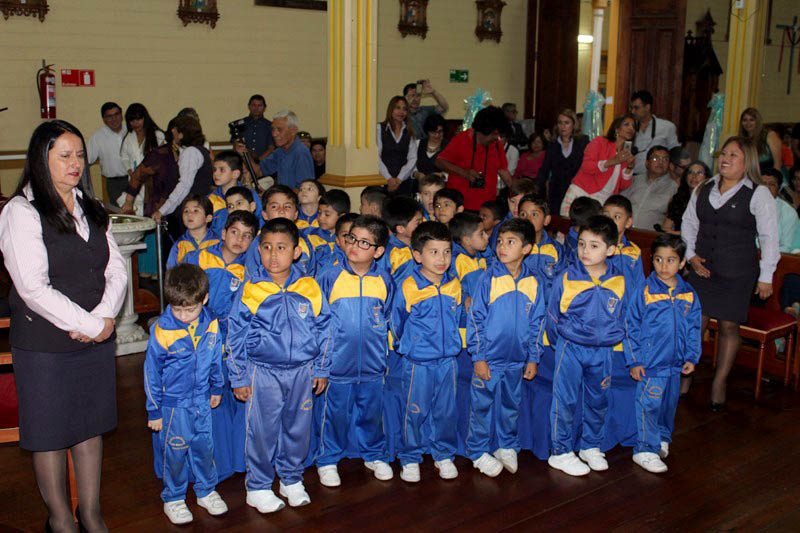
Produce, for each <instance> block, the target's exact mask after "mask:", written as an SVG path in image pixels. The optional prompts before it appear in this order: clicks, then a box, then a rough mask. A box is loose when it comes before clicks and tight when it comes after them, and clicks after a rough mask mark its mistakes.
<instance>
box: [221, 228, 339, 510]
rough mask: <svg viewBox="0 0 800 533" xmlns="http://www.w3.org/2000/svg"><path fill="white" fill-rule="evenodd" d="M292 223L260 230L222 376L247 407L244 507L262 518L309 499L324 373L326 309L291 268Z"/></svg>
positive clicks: (296, 253)
mask: <svg viewBox="0 0 800 533" xmlns="http://www.w3.org/2000/svg"><path fill="white" fill-rule="evenodd" d="M299 240H300V237H299V233H298V230H297V226H295V225H294V222H292V221H290V220H288V219H285V218H277V219H271V220H268V221H267V223H266V224H264V227H263V228H262V230H261V235H260V237H259V242H260V244H259V251H260V255H261V267H259V269H258V270H256V271H255V272H254V273H253V275H252V277H251V278H250V279H249V280H247V281H246V282H245V283H244V285H243V286H242V288H241V290H240V292H239V295H238V297H237V300H236V302H235V303H234V305H233V308H232V309H231V313H230V315H229V317H228V337H227V344H226V349H227V351H228V375H229V377H230V380H231V386H232V387H233V393H234V395H235V396H236V398H237V399H239V400H240V401H243V402H247V405H246V413H247V415H246V416H247V440H246V442H245V458H246V459H245V460H246V463H247V474H246V476H245V488H246V489H247V499H246V501H247V504H248V505H250V506H252V507H255V508H256V509H258V511H259V512H260V513H271V512H274V511H277V510H278V509H281V508H283V506H284V502H283V500H281V499H280V498H278V497H277V496H275V494H274V493H273V492H272V482H273V480H274V477H275V474H276V473H277V475H278V477H280V480H281V481H280V494H281V496H284V497H286V498H287V499H288V500H289V505H291V506H292V507H296V506H300V505H306V504H308V503H310V502H311V498H310V497H309V496H308V493H307V492H306V490H305V487H304V486H303V463H304V461H305V459H306V456H307V454H308V449H309V441H310V438H311V423H312V405H313V398H312V397H313V394H314V393H316V394H320V393H322V392H323V391H324V390H325V387H326V386H327V382H328V373H329V371H330V353H329V350H330V331H329V324H328V323H329V321H330V310H329V308H328V302H327V300H326V299H325V296H324V295H323V294H322V290H321V289H320V287H319V285H318V284H317V282H316V281H315V280H314V278H311V277H308V276H305V275H304V274H303V273H302V272H301V270H300V268H299V267H298V266H297V265H295V264H293V263H294V261H295V260H296V259H297V258H298V257H300V253H301V250H300V247H299V245H298V243H299Z"/></svg>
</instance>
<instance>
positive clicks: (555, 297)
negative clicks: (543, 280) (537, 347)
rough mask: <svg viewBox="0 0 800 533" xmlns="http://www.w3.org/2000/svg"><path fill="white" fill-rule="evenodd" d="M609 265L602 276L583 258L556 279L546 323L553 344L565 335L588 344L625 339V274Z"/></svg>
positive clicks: (615, 342)
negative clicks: (590, 269) (588, 268)
mask: <svg viewBox="0 0 800 533" xmlns="http://www.w3.org/2000/svg"><path fill="white" fill-rule="evenodd" d="M606 265H607V266H606V273H605V274H604V275H603V276H601V277H600V279H593V278H592V277H591V276H590V275H589V273H588V272H587V271H586V268H585V267H584V266H583V263H581V262H580V261H575V262H573V263H571V264H570V265H569V266H568V267H567V270H566V271H565V272H564V273H563V274H562V275H561V276H559V277H557V278H556V280H555V282H554V283H553V288H552V292H551V293H550V300H549V303H548V304H547V320H546V322H545V323H546V333H547V337H548V339H549V341H550V343H551V344H553V345H554V344H556V342H557V339H559V338H564V339H565V340H568V341H570V342H572V343H575V344H580V345H583V346H589V347H593V346H616V345H617V344H619V343H621V342H622V341H623V340H624V339H625V325H624V319H625V304H626V303H627V300H626V296H625V293H626V282H625V276H624V275H623V273H622V272H621V271H620V270H618V269H617V268H616V267H615V266H614V264H613V263H611V262H610V261H608V262H606Z"/></svg>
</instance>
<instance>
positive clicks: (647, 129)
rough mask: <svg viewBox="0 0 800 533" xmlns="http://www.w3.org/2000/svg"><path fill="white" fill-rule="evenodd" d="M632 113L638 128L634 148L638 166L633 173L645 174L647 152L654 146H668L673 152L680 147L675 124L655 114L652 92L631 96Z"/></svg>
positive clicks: (638, 92)
mask: <svg viewBox="0 0 800 533" xmlns="http://www.w3.org/2000/svg"><path fill="white" fill-rule="evenodd" d="M631 113H633V115H634V116H635V117H636V122H637V123H638V127H637V128H636V137H635V138H634V140H633V146H634V147H635V148H636V165H634V167H633V173H634V175H636V174H644V173H645V172H647V169H646V168H645V159H647V151H648V150H650V148H652V147H653V146H666V147H667V149H669V150H671V149H672V148H675V147H676V146H680V143H679V142H678V134H677V133H676V129H675V124H673V123H672V122H670V121H669V120H667V119H665V118H658V117H656V116H655V115H654V114H653V95H652V94H650V91H636V92H635V93H633V95H632V96H631Z"/></svg>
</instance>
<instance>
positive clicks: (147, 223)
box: [110, 215, 156, 246]
mask: <svg viewBox="0 0 800 533" xmlns="http://www.w3.org/2000/svg"><path fill="white" fill-rule="evenodd" d="M110 219H111V234H112V235H114V239H115V240H116V241H117V245H119V246H125V245H126V244H133V243H136V242H139V241H141V240H142V239H143V238H144V234H145V233H146V232H148V231H150V230H152V229H155V227H156V222H155V220H153V219H152V218H149V217H137V216H134V215H110Z"/></svg>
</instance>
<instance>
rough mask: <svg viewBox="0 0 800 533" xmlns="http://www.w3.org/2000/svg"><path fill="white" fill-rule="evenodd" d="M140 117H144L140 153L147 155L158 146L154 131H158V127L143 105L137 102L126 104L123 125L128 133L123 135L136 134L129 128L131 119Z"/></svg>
mask: <svg viewBox="0 0 800 533" xmlns="http://www.w3.org/2000/svg"><path fill="white" fill-rule="evenodd" d="M140 118H141V119H144V126H143V128H144V148H143V149H142V154H144V155H147V154H149V153H150V152H151V151H153V150H155V149H156V148H158V139H157V138H156V131H160V128H159V127H158V125H157V124H156V123H155V121H154V120H153V119H152V117H150V113H148V112H147V108H146V107H145V106H144V105H142V104H139V103H135V104H131V105H129V106H128V109H126V110H125V126H127V128H128V133H126V134H125V135H126V136H128V135H136V133H135V132H134V131H133V130H132V129H131V121H133V120H137V119H140ZM123 142H124V140H123Z"/></svg>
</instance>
